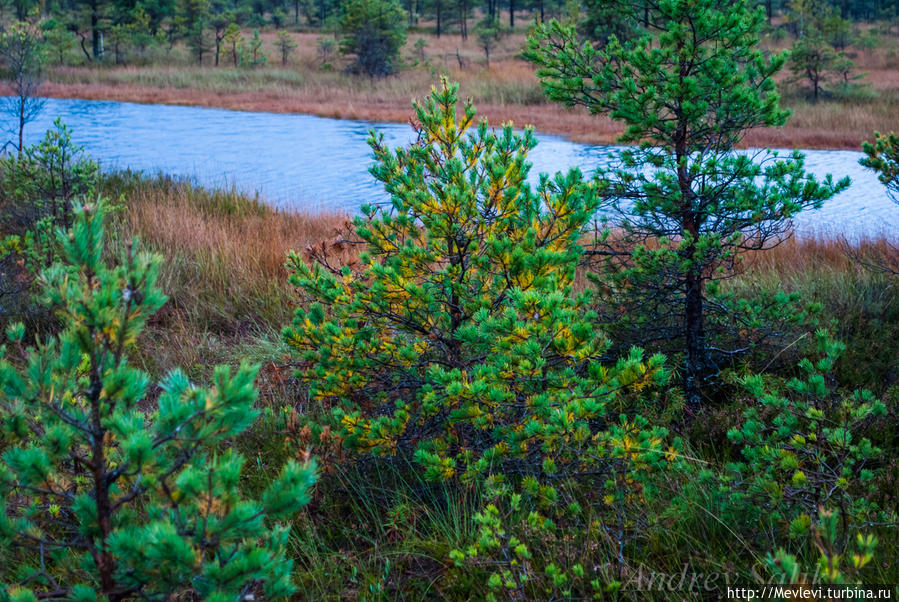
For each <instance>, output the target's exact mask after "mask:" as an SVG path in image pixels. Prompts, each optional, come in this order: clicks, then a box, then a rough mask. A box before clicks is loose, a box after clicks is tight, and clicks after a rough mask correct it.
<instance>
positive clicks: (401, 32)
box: [340, 0, 406, 77]
mask: <svg viewBox="0 0 899 602" xmlns="http://www.w3.org/2000/svg"><path fill="white" fill-rule="evenodd" d="M340 25H341V29H342V31H343V32H344V35H343V37H342V38H341V40H340V51H341V52H342V53H343V54H346V55H352V56H353V57H354V61H353V63H352V64H351V65H350V69H351V70H353V71H356V72H360V73H364V74H366V75H368V76H369V77H381V76H385V75H390V74H392V73H394V72H396V71H397V70H398V69H399V61H400V50H401V49H402V47H403V44H405V43H406V13H405V11H404V10H403V7H402V6H400V4H399V3H398V2H396V0H350V1H349V2H347V4H346V5H345V6H344V13H343V18H342V20H341V22H340Z"/></svg>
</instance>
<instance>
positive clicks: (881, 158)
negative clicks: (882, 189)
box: [859, 132, 899, 202]
mask: <svg viewBox="0 0 899 602" xmlns="http://www.w3.org/2000/svg"><path fill="white" fill-rule="evenodd" d="M862 150H863V151H864V152H865V154H866V155H867V157H863V158H862V159H860V160H859V163H861V164H862V165H863V166H865V167H867V168H869V169H873V170H874V171H875V172H877V179H878V180H880V183H881V184H883V185H884V186H886V189H887V194H889V195H890V196H891V197H892V198H893V199H894V200H897V202H899V136H897V135H896V134H894V133H893V132H890V133H889V134H881V133H880V132H874V143H873V144H872V143H870V142H867V141H865V142H863V143H862Z"/></svg>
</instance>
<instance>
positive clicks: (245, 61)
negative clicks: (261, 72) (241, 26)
mask: <svg viewBox="0 0 899 602" xmlns="http://www.w3.org/2000/svg"><path fill="white" fill-rule="evenodd" d="M267 62H268V57H267V56H265V53H263V52H262V38H261V37H260V36H259V30H258V29H254V30H253V37H252V38H250V40H249V41H248V42H247V43H246V45H244V46H243V47H242V48H241V52H240V60H239V61H238V64H239V65H240V66H242V67H261V66H263V65H265V64H266V63H267Z"/></svg>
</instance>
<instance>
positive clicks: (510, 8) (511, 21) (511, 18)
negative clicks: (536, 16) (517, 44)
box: [509, 0, 515, 29]
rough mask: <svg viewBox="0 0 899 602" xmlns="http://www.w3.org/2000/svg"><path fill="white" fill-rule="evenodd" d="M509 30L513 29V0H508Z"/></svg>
mask: <svg viewBox="0 0 899 602" xmlns="http://www.w3.org/2000/svg"><path fill="white" fill-rule="evenodd" d="M509 29H515V0H509Z"/></svg>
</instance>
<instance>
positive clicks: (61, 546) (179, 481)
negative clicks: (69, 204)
mask: <svg viewBox="0 0 899 602" xmlns="http://www.w3.org/2000/svg"><path fill="white" fill-rule="evenodd" d="M103 218H104V210H103V207H102V205H100V206H98V207H96V208H92V207H88V206H85V207H83V208H80V209H79V210H78V211H77V213H76V220H75V226H74V229H73V230H72V231H71V233H70V234H68V235H66V234H64V233H63V232H62V231H60V240H61V243H62V245H63V247H64V254H65V257H66V263H64V264H56V265H54V266H53V267H52V268H50V269H49V270H47V271H46V272H45V273H44V274H43V284H44V289H45V291H46V294H47V297H48V298H49V300H50V302H51V303H52V304H53V305H54V306H56V307H58V308H59V312H60V317H61V319H62V322H63V329H62V332H61V333H60V334H59V335H58V336H57V337H52V338H49V339H46V340H44V341H41V342H38V343H37V344H36V345H35V346H34V347H28V348H26V347H24V345H23V343H22V340H23V335H24V328H23V327H22V326H21V325H14V326H12V327H10V328H9V330H8V337H9V339H10V340H11V342H12V346H11V347H8V348H2V349H3V351H2V353H0V433H2V438H0V441H2V443H0V449H2V451H3V454H2V458H0V500H2V503H0V550H2V553H3V557H2V561H3V563H5V568H6V569H7V570H6V571H5V572H4V578H5V579H11V582H10V583H5V584H4V583H0V598H2V599H12V600H36V599H41V598H52V599H65V600H95V599H100V598H102V599H104V600H110V601H115V600H123V599H126V598H144V599H164V598H169V597H170V596H172V595H173V594H178V593H179V592H180V593H183V595H186V596H199V597H201V598H203V599H209V600H234V599H237V597H238V596H241V599H246V598H244V597H243V596H246V595H250V594H252V593H253V592H259V593H261V592H262V591H264V592H265V594H266V595H267V596H270V597H273V596H281V595H287V594H289V593H290V592H291V591H292V587H291V584H290V570H291V561H290V560H288V559H287V557H286V554H285V546H286V540H287V528H286V526H284V525H283V524H278V523H272V522H271V521H279V520H284V519H289V518H290V517H291V516H292V515H293V514H294V513H296V512H297V510H299V508H301V507H302V506H303V505H304V504H305V503H306V501H307V500H308V494H307V489H308V488H309V486H310V485H311V484H312V482H313V479H314V466H313V465H312V464H309V465H306V466H300V465H299V464H297V463H295V462H290V463H288V464H287V465H286V466H285V467H284V469H283V470H282V472H281V474H280V476H279V477H278V478H277V479H275V481H274V482H272V483H271V485H270V486H269V487H268V488H267V489H266V490H265V491H264V492H263V493H262V496H261V498H260V499H259V500H252V499H248V498H247V497H246V496H244V495H242V494H241V491H240V476H241V467H242V466H243V464H244V459H243V458H242V457H241V456H240V454H238V453H235V452H233V451H232V450H231V449H229V446H228V441H229V440H230V439H231V438H233V437H235V436H237V435H239V434H240V433H241V432H242V431H244V430H246V429H247V428H248V427H249V426H250V425H251V424H252V423H253V421H254V419H255V417H256V411H255V410H254V409H253V403H254V401H255V400H256V396H257V392H256V390H255V388H254V386H253V381H254V378H255V376H256V370H257V369H256V368H255V367H250V366H246V365H244V366H241V367H240V368H239V369H238V370H237V372H236V373H231V371H230V370H229V369H228V368H226V367H218V368H216V370H215V376H214V381H215V382H214V385H213V386H212V387H210V388H200V387H195V386H193V385H191V384H190V383H189V382H188V380H187V377H186V376H185V375H184V373H183V372H181V371H177V370H176V371H174V372H172V373H171V374H169V376H168V377H166V378H165V379H164V380H163V382H162V383H161V389H162V394H161V395H160V396H159V399H158V401H156V402H155V404H154V405H155V410H154V411H153V412H152V413H148V410H147V407H148V406H147V404H148V403H149V402H148V400H147V399H146V397H147V387H148V385H149V379H148V377H147V375H146V374H145V373H143V372H141V371H140V370H138V369H137V368H134V367H132V366H131V365H129V363H128V356H129V353H130V352H131V351H132V350H133V349H134V347H135V345H136V342H137V339H138V337H139V335H140V333H141V330H142V329H143V327H144V325H145V324H146V322H147V320H148V319H149V318H150V316H151V315H152V314H153V313H154V312H155V311H156V310H157V309H159V307H161V306H162V304H163V303H164V302H165V296H163V294H162V293H161V292H160V291H159V289H158V288H157V287H156V279H157V275H158V272H159V265H160V258H159V257H158V256H154V255H150V254H147V253H141V252H138V250H137V247H136V245H132V246H130V247H129V249H128V251H127V253H126V256H124V257H123V258H122V261H121V263H120V264H119V265H114V266H109V265H107V264H106V263H105V261H104V260H103V258H102V256H103V251H104V249H103ZM141 404H143V407H141Z"/></svg>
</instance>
